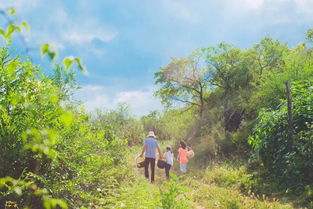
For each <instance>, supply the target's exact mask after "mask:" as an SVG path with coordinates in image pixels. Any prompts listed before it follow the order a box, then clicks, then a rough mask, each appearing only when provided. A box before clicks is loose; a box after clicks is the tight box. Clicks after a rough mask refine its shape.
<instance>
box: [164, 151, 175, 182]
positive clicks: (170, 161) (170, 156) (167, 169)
mask: <svg viewBox="0 0 313 209" xmlns="http://www.w3.org/2000/svg"><path fill="white" fill-rule="evenodd" d="M164 155H165V158H166V164H165V175H166V179H169V178H170V169H171V167H172V166H173V163H174V160H173V159H174V154H173V153H172V150H171V147H166V152H165V153H164Z"/></svg>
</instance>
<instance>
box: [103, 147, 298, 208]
mask: <svg viewBox="0 0 313 209" xmlns="http://www.w3.org/2000/svg"><path fill="white" fill-rule="evenodd" d="M168 144H170V142H163V143H161V148H163V147H164V148H165V146H166V145H168ZM140 150H141V147H133V148H131V150H130V152H129V156H128V159H129V161H128V165H127V166H128V170H129V175H128V177H127V179H125V180H124V183H123V185H121V187H120V189H119V190H118V191H117V192H116V194H114V195H112V196H111V197H110V198H109V199H108V204H107V205H108V206H107V208H139V209H141V208H142V209H144V208H149V209H150V208H151V209H155V208H162V204H161V200H162V199H163V200H164V198H166V197H164V192H163V196H162V192H161V190H163V191H164V190H166V188H167V187H166V186H165V185H164V184H163V182H164V181H165V174H164V170H161V169H158V168H156V183H155V184H150V183H149V182H148V180H147V179H145V178H144V175H143V171H144V170H143V169H138V168H136V164H135V156H136V155H137V154H138V153H140ZM162 151H163V149H162ZM176 164H177V163H176ZM172 173H174V174H177V175H178V176H179V178H180V179H181V184H180V185H181V186H182V187H184V188H187V191H185V192H183V193H184V194H185V195H186V196H187V197H188V198H187V199H184V201H186V202H187V204H188V206H187V207H188V208H196V209H204V208H208V209H211V208H221V209H222V208H225V209H237V208H238V209H239V208H247V209H251V208H256V209H258V208H259V209H261V208H262V209H263V208H264V209H267V208H269V209H270V208H273V209H276V208H277V209H289V208H293V206H292V205H291V204H290V203H288V199H287V200H285V202H284V201H281V200H279V199H277V198H275V197H271V196H265V195H257V194H254V193H253V192H252V190H251V189H250V187H252V186H251V185H254V184H255V183H256V182H254V180H253V178H252V176H251V174H249V172H248V170H247V168H246V167H245V165H244V163H238V162H236V163H234V162H229V163H223V164H211V165H210V166H209V167H208V168H207V169H205V170H199V169H193V168H192V166H190V169H189V173H188V174H187V175H183V176H180V174H179V171H178V167H177V165H176V166H174V169H173V170H172ZM183 190H184V189H183ZM167 195H171V194H168V193H167ZM179 198H182V195H179V196H178V197H176V198H175V200H178V199H179ZM175 208H176V209H178V208H179V207H175Z"/></svg>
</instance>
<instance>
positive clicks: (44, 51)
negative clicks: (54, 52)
mask: <svg viewBox="0 0 313 209" xmlns="http://www.w3.org/2000/svg"><path fill="white" fill-rule="evenodd" d="M40 51H41V55H42V56H44V55H45V54H47V53H48V52H49V44H44V45H42V46H41V49H40Z"/></svg>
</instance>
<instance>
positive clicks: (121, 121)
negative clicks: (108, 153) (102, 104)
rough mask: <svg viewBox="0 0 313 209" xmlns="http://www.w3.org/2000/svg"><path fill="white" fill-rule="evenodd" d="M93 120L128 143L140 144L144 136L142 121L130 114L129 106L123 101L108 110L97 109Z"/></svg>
mask: <svg viewBox="0 0 313 209" xmlns="http://www.w3.org/2000/svg"><path fill="white" fill-rule="evenodd" d="M94 120H95V123H96V124H97V125H98V126H103V127H107V128H108V129H110V130H112V131H113V132H114V133H115V134H116V135H117V136H119V138H121V139H125V140H127V141H128V145H137V144H142V143H143V140H144V139H145V137H146V135H145V134H146V133H147V132H145V133H144V129H143V125H142V123H141V122H140V121H139V120H137V119H136V118H135V117H134V116H133V115H132V113H131V111H130V106H129V105H128V104H125V103H120V104H119V105H118V107H117V108H116V109H115V110H110V111H108V112H103V111H101V110H99V109H98V110H97V112H96V115H95V118H94Z"/></svg>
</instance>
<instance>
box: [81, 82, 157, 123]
mask: <svg viewBox="0 0 313 209" xmlns="http://www.w3.org/2000/svg"><path fill="white" fill-rule="evenodd" d="M143 89H144V90H135V91H116V92H114V91H112V89H108V88H106V87H104V86H101V85H86V86H83V87H82V89H80V90H79V91H78V93H77V94H76V98H77V99H79V100H81V101H82V102H83V104H84V106H85V107H86V109H87V110H88V111H90V112H92V111H94V110H95V109H97V108H98V109H104V110H110V109H114V108H116V107H117V105H118V104H119V103H127V104H129V105H130V106H131V109H132V111H133V112H134V114H135V115H137V116H138V117H140V116H143V115H145V114H148V113H149V112H150V111H151V110H161V109H162V105H161V103H160V101H159V100H158V99H157V98H155V97H154V96H153V93H154V91H155V87H153V86H148V87H146V88H143Z"/></svg>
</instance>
